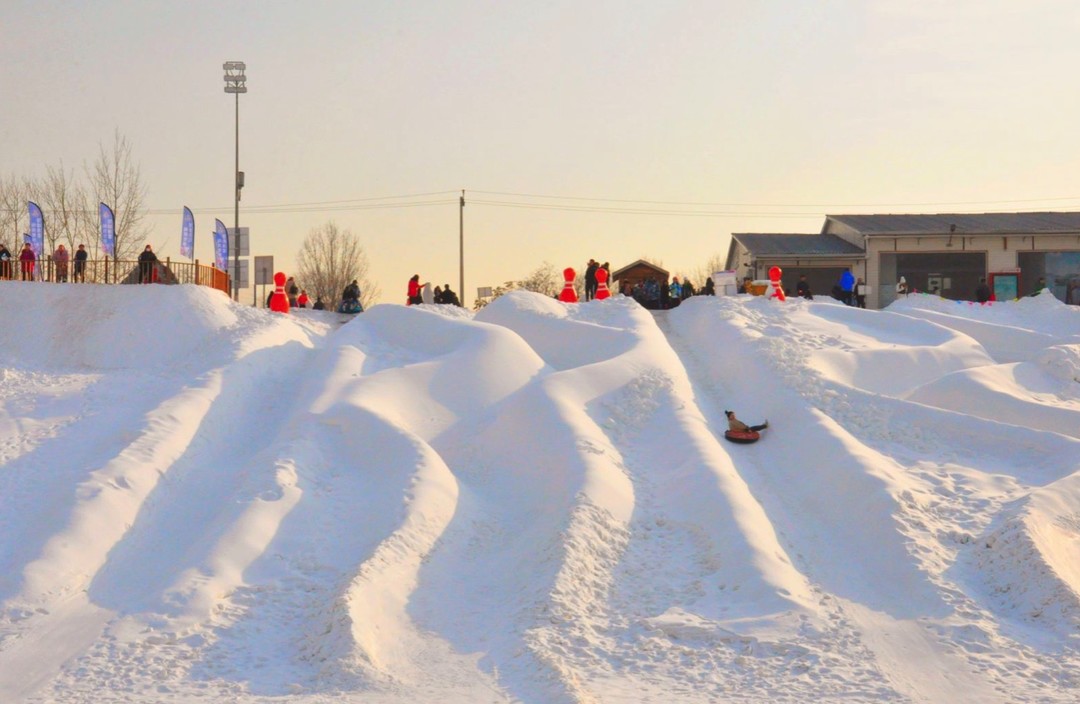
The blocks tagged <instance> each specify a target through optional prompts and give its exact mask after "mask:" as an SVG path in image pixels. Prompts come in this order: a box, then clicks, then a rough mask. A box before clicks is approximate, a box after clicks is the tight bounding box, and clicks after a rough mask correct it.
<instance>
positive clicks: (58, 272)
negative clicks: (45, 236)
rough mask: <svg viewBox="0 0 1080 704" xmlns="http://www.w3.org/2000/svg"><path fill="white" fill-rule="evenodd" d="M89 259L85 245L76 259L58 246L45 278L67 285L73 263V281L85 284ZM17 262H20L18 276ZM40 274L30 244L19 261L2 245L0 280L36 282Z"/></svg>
mask: <svg viewBox="0 0 1080 704" xmlns="http://www.w3.org/2000/svg"><path fill="white" fill-rule="evenodd" d="M147 248H149V245H147ZM88 257H89V254H88V253H87V251H86V245H84V244H80V245H79V248H78V249H77V250H76V251H75V255H74V257H72V255H71V252H69V251H68V249H67V247H65V246H64V245H63V244H60V245H57V247H56V250H55V251H54V252H53V255H52V264H53V268H52V274H45V276H50V277H51V278H53V279H54V280H55V281H56V282H57V283H67V282H68V277H69V265H71V264H72V263H73V264H74V273H73V275H72V276H71V281H72V282H85V281H86V260H87V258H88ZM16 261H18V275H16V266H15V262H16ZM38 274H41V272H40V271H39V270H38V259H37V255H36V254H35V253H34V248H33V247H31V246H30V243H29V242H24V243H23V246H22V249H21V250H20V251H19V256H18V259H16V258H15V257H14V256H12V254H11V250H9V249H8V248H7V246H5V245H3V244H0V279H4V280H21V281H34V280H35V278H36V276H37V275H38Z"/></svg>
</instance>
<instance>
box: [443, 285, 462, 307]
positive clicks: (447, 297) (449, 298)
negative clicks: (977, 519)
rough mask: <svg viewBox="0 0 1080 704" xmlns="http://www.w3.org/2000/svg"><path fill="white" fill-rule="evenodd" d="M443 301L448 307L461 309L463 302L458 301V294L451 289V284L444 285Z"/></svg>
mask: <svg viewBox="0 0 1080 704" xmlns="http://www.w3.org/2000/svg"><path fill="white" fill-rule="evenodd" d="M442 300H443V303H445V304H447V305H451V306H457V307H458V308H460V307H461V301H459V300H458V297H457V294H456V293H454V292H453V291H452V290H451V289H450V284H444V285H443V289H442Z"/></svg>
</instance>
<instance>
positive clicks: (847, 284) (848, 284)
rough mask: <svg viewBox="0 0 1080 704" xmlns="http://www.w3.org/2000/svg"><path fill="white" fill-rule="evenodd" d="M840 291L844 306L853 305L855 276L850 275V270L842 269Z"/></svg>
mask: <svg viewBox="0 0 1080 704" xmlns="http://www.w3.org/2000/svg"><path fill="white" fill-rule="evenodd" d="M840 290H841V291H843V292H844V304H845V305H849V306H850V305H854V304H855V299H854V298H853V296H854V293H855V275H854V274H852V273H851V269H844V273H843V274H841V275H840Z"/></svg>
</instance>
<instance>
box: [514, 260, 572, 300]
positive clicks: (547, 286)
mask: <svg viewBox="0 0 1080 704" xmlns="http://www.w3.org/2000/svg"><path fill="white" fill-rule="evenodd" d="M517 287H518V288H521V289H524V290H526V291H534V292H536V293H542V294H544V295H545V296H552V297H554V296H557V295H559V291H561V290H562V287H563V277H562V274H561V273H559V272H557V271H555V265H554V264H552V263H551V262H544V263H543V264H541V265H540V266H538V267H537V268H536V269H535V270H534V271H532V272H531V273H530V274H529V275H528V276H526V277H525V278H524V279H522V280H521V281H519V282H518V286H517Z"/></svg>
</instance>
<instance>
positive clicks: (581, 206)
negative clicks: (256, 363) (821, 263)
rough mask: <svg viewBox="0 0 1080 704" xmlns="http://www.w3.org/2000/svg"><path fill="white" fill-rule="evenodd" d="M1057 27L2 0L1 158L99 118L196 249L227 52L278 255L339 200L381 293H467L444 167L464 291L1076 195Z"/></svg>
mask: <svg viewBox="0 0 1080 704" xmlns="http://www.w3.org/2000/svg"><path fill="white" fill-rule="evenodd" d="M1077 36H1080V5H1077V4H1076V3H1075V2H1071V1H1065V0H1062V1H1057V0H1046V1H1038V0H1017V1H1016V2H1001V1H993V0H980V1H970V2H969V1H967V0H954V1H951V2H948V3H942V2H915V1H904V0H892V1H881V2H857V1H855V0H851V1H833V2H827V1H821V2H796V1H794V0H792V1H790V2H733V1H724V0H714V1H713V2H677V1H672V0H665V1H663V2H659V1H654V2H636V1H627V0H621V1H614V0H611V1H609V0H602V1H589V0H576V1H573V2H564V1H562V0H555V1H552V2H536V1H533V2H514V1H510V2H508V1H506V0H500V1H490V2H400V1H396V2H391V1H387V2H361V1H350V2H346V1H341V2H329V1H323V2H320V1H317V0H305V1H304V2H229V1H227V0H214V1H213V2H205V1H203V0H195V1H188V2H135V1H130V2H117V1H107V0H101V1H99V2H94V3H84V2H81V1H79V2H49V1H47V0H33V1H32V2H24V1H23V0H0V65H2V66H3V71H0V106H2V108H0V174H2V175H4V176H7V175H10V174H15V175H19V176H23V175H25V176H34V177H42V176H44V174H45V169H46V166H47V165H53V166H57V165H59V164H60V163H61V162H63V163H64V164H65V166H67V167H75V168H80V169H81V166H82V164H83V162H92V161H93V160H94V158H95V156H96V155H97V151H98V145H99V144H101V143H104V144H106V145H111V143H112V139H113V134H114V131H115V130H117V129H118V130H119V131H120V133H121V134H122V135H124V136H125V137H127V138H128V139H129V140H130V141H131V142H132V144H133V148H134V157H135V159H136V160H137V162H138V163H139V165H140V167H141V169H142V175H143V180H144V182H145V184H146V186H147V187H148V198H147V204H148V206H149V207H150V208H151V209H152V210H153V211H154V214H153V215H152V216H151V218H150V220H151V224H152V227H153V232H152V234H151V236H150V242H151V243H152V244H154V245H156V248H157V249H158V250H159V251H160V253H162V254H165V255H171V256H174V257H178V256H179V241H180V225H181V220H180V212H181V208H182V207H183V206H184V205H187V206H189V207H191V208H192V209H193V210H194V212H195V216H196V228H197V233H196V256H197V257H199V258H200V259H202V260H207V261H209V260H212V254H211V251H212V245H211V235H210V233H211V231H212V230H213V221H214V218H215V217H219V218H221V219H222V221H223V222H225V223H226V224H227V225H230V226H231V225H232V223H233V209H232V203H233V192H232V179H233V168H234V163H233V159H234V138H235V133H234V129H235V113H234V110H235V102H234V98H233V96H231V95H226V94H225V92H224V85H225V84H224V80H223V74H224V72H223V70H222V63H224V62H225V61H232V60H236V61H244V62H246V64H247V85H248V93H246V94H245V95H242V96H240V169H241V170H242V171H244V172H245V173H246V181H247V186H246V187H245V189H244V191H243V200H242V201H241V210H240V224H241V226H247V227H250V228H251V230H252V249H253V253H254V254H258V255H266V254H270V255H273V256H274V258H275V265H276V268H277V269H279V270H283V271H286V272H290V270H291V268H292V267H293V262H294V258H295V255H296V253H297V252H298V250H299V249H300V245H301V242H302V241H303V238H304V236H305V235H306V234H307V233H308V232H309V231H310V230H311V229H312V228H313V227H316V226H319V225H321V224H323V223H325V222H327V221H328V220H333V221H335V222H336V223H337V224H338V225H339V226H341V227H343V228H347V229H349V230H351V231H352V232H354V233H355V234H357V235H358V236H359V237H360V240H361V242H362V243H363V245H364V247H365V249H366V251H367V253H368V256H369V259H370V261H371V265H372V278H373V279H374V281H375V282H376V283H377V284H378V285H379V286H380V287H381V288H382V301H383V302H393V303H401V302H404V299H405V287H406V282H407V280H408V277H409V276H411V275H412V274H414V273H418V274H420V276H421V279H422V280H429V281H431V282H432V283H433V284H441V283H447V282H448V283H450V284H451V285H452V286H453V288H454V289H455V290H457V289H458V206H457V196H458V194H459V193H460V191H461V190H462V189H464V190H465V191H466V193H465V196H466V200H467V202H468V205H467V206H466V208H465V284H466V295H465V296H463V299H465V300H467V301H470V302H471V301H472V299H473V298H474V297H475V292H476V287H478V286H493V285H497V284H499V283H501V282H502V281H505V280H507V279H516V278H522V277H523V276H525V275H526V274H528V273H529V272H530V271H532V270H534V269H535V268H537V267H538V266H540V265H541V264H542V263H543V262H544V261H548V262H551V263H552V264H554V265H555V266H556V267H558V268H560V269H561V268H563V267H565V266H574V267H575V268H578V269H579V270H580V269H581V268H582V267H583V266H584V263H585V262H586V261H587V260H588V259H589V258H590V257H594V258H596V259H598V260H601V261H604V260H607V261H610V262H611V265H612V268H618V267H620V266H623V265H625V264H627V263H630V262H631V261H633V260H635V259H639V258H642V257H649V258H654V259H658V260H660V261H661V262H662V263H663V265H664V266H665V268H667V269H669V270H671V271H672V273H674V274H677V275H682V274H684V272H688V271H692V270H694V269H697V268H699V267H701V266H703V265H704V264H705V262H706V261H707V260H708V259H709V258H710V257H713V256H715V255H722V254H725V253H726V251H727V246H728V242H729V235H730V233H732V232H817V231H819V230H820V228H821V224H822V220H823V216H824V215H825V214H826V213H841V212H849V213H850V212H973V211H974V212H987V211H1013V210H1074V209H1077V208H1078V207H1080V189H1078V188H1077V187H1076V178H1077V177H1076V175H1075V166H1076V156H1077V155H1078V154H1080V132H1078V130H1077V125H1078V124H1080V110H1078V107H1080V106H1078V92H1077V90H1076V87H1075V83H1076V79H1075V74H1076V67H1077V66H1080V42H1077V40H1076V37H1077ZM413 194H436V195H422V196H418V197H416V198H397V197H398V196H407V195H413ZM508 194H514V195H508ZM594 199H595V200H594ZM432 201H435V202H436V204H434V205H414V206H412V207H406V208H381V207H380V208H372V207H370V206H372V205H384V204H388V203H430V202H432ZM330 202H332V204H330V205H326V204H327V203H330ZM496 202H498V203H501V204H496ZM312 204H324V205H312ZM694 204H699V205H694ZM535 206H544V207H535ZM259 210H262V211H264V212H257V211H259ZM265 211H271V212H265ZM643 211H644V212H643ZM46 224H47V225H48V223H46ZM697 283H700V282H697ZM459 293H460V292H459ZM251 297H252V291H251V290H250V289H248V290H246V291H242V292H241V300H243V301H250V300H251Z"/></svg>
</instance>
